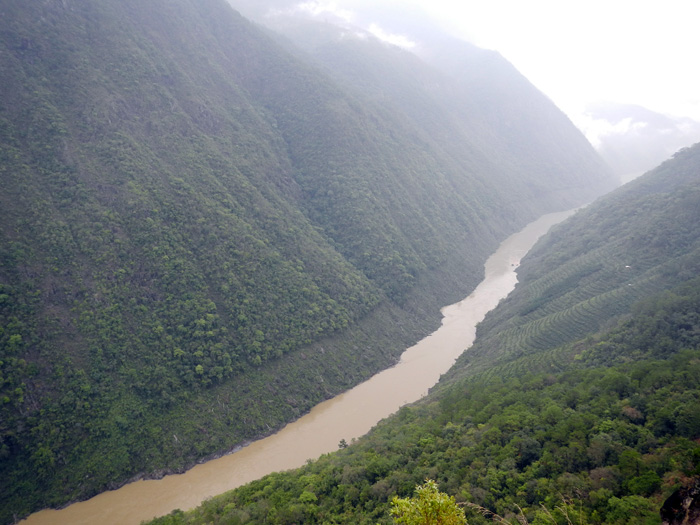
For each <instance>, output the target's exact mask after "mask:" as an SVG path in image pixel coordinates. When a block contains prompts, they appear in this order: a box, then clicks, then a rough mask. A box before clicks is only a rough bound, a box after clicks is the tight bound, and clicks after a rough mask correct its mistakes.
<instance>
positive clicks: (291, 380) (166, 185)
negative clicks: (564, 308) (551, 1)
mask: <svg viewBox="0 0 700 525" xmlns="http://www.w3.org/2000/svg"><path fill="white" fill-rule="evenodd" d="M303 57H304V53H303V52H300V51H294V52H292V51H291V50H289V49H285V48H284V47H283V46H281V45H280V44H279V43H278V42H277V41H276V39H274V38H272V37H270V36H269V35H268V34H267V33H266V32H264V31H262V30H261V29H260V28H259V27H257V26H255V25H253V24H251V23H250V22H248V21H247V20H246V19H244V18H243V17H241V16H240V15H239V14H238V13H236V12H235V11H233V10H232V9H231V8H230V7H229V6H228V4H227V3H226V2H224V0H196V1H195V0H167V1H166V0H154V1H149V2H141V1H137V0H123V1H120V2H112V1H109V0H90V1H88V0H46V1H42V2H26V1H23V0H9V1H7V2H3V4H2V6H0V78H2V82H0V137H1V138H0V180H1V182H2V185H1V188H0V209H2V214H1V215H0V458H1V461H0V480H1V481H0V522H7V521H9V520H10V519H12V517H13V516H21V515H23V514H26V513H28V512H30V511H31V510H35V509H37V508H40V507H42V506H47V505H60V504H63V503H66V502H67V501H70V500H75V499H80V498H86V497H88V496H91V495H93V494H95V493H96V492H98V491H100V490H104V489H106V488H108V487H113V486H116V485H119V484H120V483H123V482H124V481H126V480H127V479H130V478H133V477H135V476H143V475H145V476H152V475H159V474H162V473H163V472H166V471H173V470H179V469H183V468H186V467H187V466H189V465H192V464H193V462H194V461H195V460H196V459H198V458H202V457H205V456H208V455H213V454H218V453H222V452H224V451H226V450H229V449H230V448H232V447H233V446H235V445H236V444H240V443H241V442H243V441H245V440H246V439H250V438H254V437H258V436H261V435H263V434H266V433H269V432H272V431H274V430H275V429H276V428H279V427H280V426H281V425H282V424H284V423H285V422H287V421H289V420H291V419H293V418H295V417H297V416H299V415H300V414H302V413H303V412H305V411H306V410H308V409H309V408H310V407H311V406H313V404H315V403H316V402H318V401H320V400H322V399H324V398H327V397H329V396H331V395H333V394H335V393H338V392H340V391H342V390H344V389H346V388H348V387H350V386H352V385H354V384H356V383H358V382H360V381H361V380H363V379H365V378H367V377H368V376H370V375H371V374H372V373H374V372H376V371H377V370H378V369H380V368H382V367H386V366H388V365H390V364H392V363H393V362H394V361H395V360H396V359H397V357H398V355H399V354H400V352H401V350H402V349H403V348H404V347H405V346H406V345H407V344H409V343H411V342H414V341H415V340H417V339H418V338H420V337H421V336H423V335H425V334H426V333H427V332H428V331H429V330H431V329H432V328H434V327H435V326H436V325H437V323H438V322H439V319H438V317H439V313H438V307H439V306H441V305H444V304H447V303H449V302H452V301H454V300H457V299H459V298H460V297H462V296H463V295H465V294H466V293H467V292H468V291H469V290H470V289H471V287H473V286H474V285H475V284H476V283H477V282H478V280H479V279H480V274H481V271H482V270H481V269H482V264H483V261H484V260H485V258H486V256H487V255H488V254H489V253H490V251H492V250H493V249H494V248H495V246H496V245H497V244H498V242H499V241H500V240H501V239H502V238H504V237H505V236H506V235H507V234H509V233H511V232H512V231H514V230H515V229H517V228H519V227H520V226H522V225H523V224H524V223H525V222H527V221H529V220H531V219H533V218H535V217H536V216H537V215H539V214H540V213H544V212H547V211H553V210H559V209H565V208H568V207H571V206H573V205H578V204H581V203H583V202H586V201H587V200H590V199H591V198H593V197H594V196H595V195H598V194H600V193H602V192H603V191H605V190H607V189H609V187H610V186H611V185H612V183H613V182H612V179H611V177H610V174H609V172H608V171H607V169H606V168H605V167H604V166H603V165H602V163H601V161H600V159H599V157H598V156H597V155H596V154H595V152H594V151H593V149H592V148H591V147H590V146H588V145H587V144H585V142H582V137H581V136H580V134H578V133H577V132H576V131H575V130H574V128H573V126H571V124H570V123H568V121H564V122H563V123H562V124H561V125H562V126H563V128H562V131H561V133H560V134H561V135H563V136H571V137H572V139H571V140H570V141H568V142H566V141H565V142H562V141H561V140H557V141H551V142H549V139H545V140H543V144H542V147H541V148H539V149H537V151H534V152H530V160H528V162H535V163H536V164H537V166H538V167H539V168H538V169H537V170H532V171H523V170H521V169H520V168H519V167H518V164H517V162H516V160H517V158H518V154H519V153H518V152H519V150H518V147H519V146H518V144H519V141H518V139H517V137H510V138H509V137H505V136H504V137H503V138H502V139H499V141H497V142H494V143H493V144H492V145H490V146H489V147H488V148H485V146H484V137H490V136H496V135H498V126H500V124H501V120H502V118H503V114H499V113H494V114H493V117H492V118H490V119H489V118H488V115H482V116H481V117H480V123H479V125H478V126H475V125H473V124H470V125H469V129H471V130H472V131H470V132H469V133H467V132H466V131H465V133H460V134H459V135H456V136H454V137H452V138H450V137H449V136H434V134H433V132H432V130H431V129H423V127H422V126H421V125H419V124H418V123H417V121H416V120H415V119H414V118H413V117H412V116H411V115H409V114H407V113H406V112H405V111H402V110H400V109H399V108H397V107H395V105H387V104H383V103H381V102H380V101H377V100H376V99H375V98H374V97H373V96H372V95H371V94H370V93H369V92H368V91H369V90H368V89H365V90H363V89H360V88H359V87H357V86H354V87H348V86H344V85H343V84H342V82H341V81H340V80H339V79H338V77H336V76H332V75H331V74H329V73H328V72H327V71H324V70H323V69H322V68H321V66H319V65H318V64H317V63H315V62H314V61H312V60H311V59H308V60H306V59H304V58H303ZM358 59H359V60H364V58H362V57H359V58H358ZM520 87H521V85H520V84H518V82H513V81H512V79H510V80H509V81H507V82H504V83H503V85H501V89H503V90H506V89H510V90H512V92H513V94H514V97H513V100H514V101H516V100H517V99H518V97H516V96H515V93H517V91H518V90H519V89H520ZM460 89H465V90H467V89H468V86H463V87H462V88H460ZM474 89H475V88H474ZM465 96H466V95H465ZM457 103H458V102H457V101H455V104H457ZM513 103H514V104H515V102H513ZM522 105H523V107H529V104H528V102H527V101H526V100H525V101H523V104H522ZM516 106H517V104H516ZM455 111H456V109H455ZM459 111H460V112H463V113H465V114H468V113H469V111H468V108H462V109H460V110H459ZM504 111H505V110H504ZM507 111H515V109H513V108H512V107H511V109H508V110H507ZM547 111H550V112H552V111H553V112H557V110H556V109H555V108H552V107H549V108H548V109H547ZM564 120H565V119H564ZM524 132H525V133H527V134H530V135H537V134H538V133H539V131H538V130H537V129H534V128H533V127H532V126H531V127H529V128H526V129H525V131H524ZM545 137H546V136H545ZM451 140H452V141H453V142H450V141H451ZM567 144H568V146H567ZM567 147H570V148H571V149H570V151H571V155H570V157H568V156H567V154H566V153H565V150H566V148H567ZM458 150H459V151H461V152H462V153H460V155H455V154H453V153H454V152H455V151H458ZM533 159H534V160H533ZM552 188H554V189H555V191H553V190H552ZM523 195H528V196H529V198H528V199H520V197H521V196H523Z"/></svg>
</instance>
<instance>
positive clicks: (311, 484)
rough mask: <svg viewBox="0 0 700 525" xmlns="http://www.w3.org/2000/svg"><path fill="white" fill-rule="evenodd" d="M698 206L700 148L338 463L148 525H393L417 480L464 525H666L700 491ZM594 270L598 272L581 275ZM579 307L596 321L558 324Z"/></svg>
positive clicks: (638, 191) (610, 205)
mask: <svg viewBox="0 0 700 525" xmlns="http://www.w3.org/2000/svg"><path fill="white" fill-rule="evenodd" d="M699 191H700V144H698V145H695V146H693V147H692V148H689V149H686V150H683V151H681V152H679V153H678V154H677V155H676V156H675V157H674V158H673V159H672V160H669V161H667V162H666V163H664V164H663V165H661V166H660V167H659V168H657V169H656V170H654V171H653V172H650V173H648V174H646V175H645V176H644V177H642V178H640V179H638V180H636V181H634V183H630V184H628V185H626V186H624V187H622V188H620V189H619V190H617V191H616V192H614V194H612V195H610V196H607V197H604V198H602V199H600V200H599V201H597V202H595V203H594V204H592V205H591V206H590V207H588V208H587V209H586V210H584V211H581V212H579V213H578V214H576V215H575V216H573V217H572V218H570V219H568V220H567V221H566V222H565V223H563V224H562V225H561V226H560V227H559V228H558V229H557V230H556V231H554V232H552V233H550V234H548V235H547V236H545V238H544V239H543V240H542V241H541V242H540V243H539V245H538V246H537V247H536V248H535V249H534V252H533V254H532V256H529V255H528V257H526V258H525V259H524V260H523V262H522V266H521V268H520V272H519V273H520V275H521V277H522V282H521V283H520V284H519V285H518V286H517V288H516V292H515V293H514V294H513V295H512V299H509V300H506V301H504V302H503V303H501V305H499V306H498V307H497V308H496V309H495V310H494V312H493V314H492V315H490V316H489V318H488V322H485V323H484V324H483V325H482V326H481V329H480V333H479V335H478V339H477V344H476V345H475V347H474V348H473V349H470V350H469V351H468V352H467V353H466V354H465V355H464V356H463V358H461V359H460V360H459V361H458V362H457V364H456V365H455V367H454V368H453V370H452V372H451V374H450V375H449V377H446V378H443V379H442V380H441V382H440V383H439V385H438V387H437V388H435V389H434V390H433V391H432V392H431V394H430V395H429V396H427V398H425V399H424V400H423V401H421V402H419V403H417V404H415V405H413V406H407V407H404V408H402V409H401V410H400V411H399V413H398V414H397V415H395V416H394V417H392V418H389V419H387V420H385V421H383V422H381V423H380V424H379V425H377V427H376V428H375V429H374V430H373V431H372V432H371V433H370V434H369V435H368V436H365V437H364V438H362V439H360V440H359V441H358V442H357V443H355V444H353V445H351V446H350V447H348V448H347V449H345V450H342V451H339V452H337V453H335V454H329V455H325V456H323V457H322V458H320V459H319V460H318V461H316V462H314V463H312V464H309V465H307V466H305V467H304V468H302V469H298V470H296V471H292V472H286V473H278V474H271V475H269V476H266V477H264V478H263V479H261V480H258V481H256V482H253V483H251V484H249V485H247V486H244V487H241V488H240V489H236V490H234V491H231V492H229V493H226V494H223V495H221V496H219V497H217V498H215V499H213V500H211V501H208V502H206V503H204V504H203V505H202V506H201V507H199V508H198V509H196V510H194V511H192V512H188V513H182V512H174V513H173V514H172V515H170V516H167V517H163V518H161V519H159V520H156V521H154V522H153V523H158V524H159V525H161V524H163V525H164V524H171V525H174V524H179V523H189V524H203V523H213V524H217V523H262V522H264V523H298V522H304V523H358V524H364V523H367V524H370V523H371V524H375V523H387V524H388V523H392V522H393V521H392V519H391V517H390V515H389V502H390V500H391V498H392V497H393V496H394V495H399V496H400V497H407V496H410V495H411V494H412V492H413V489H414V487H415V486H416V485H417V484H419V483H422V482H423V481H424V480H425V479H426V478H431V479H435V480H437V481H438V483H439V485H440V489H441V490H443V491H445V492H447V493H448V494H450V495H454V496H455V497H456V499H457V500H458V501H461V502H463V503H464V504H465V509H466V510H467V511H468V512H469V514H468V519H469V523H470V524H487V523H493V520H492V513H498V514H499V515H500V516H503V517H504V518H505V519H507V520H508V521H506V523H524V522H525V521H522V520H521V518H525V519H526V520H527V522H528V523H600V524H616V525H618V524H619V525H623V524H627V523H649V524H651V523H660V522H661V520H660V512H659V511H660V509H661V508H662V507H664V506H665V507H667V508H670V507H672V506H673V505H672V503H673V502H674V500H673V498H670V496H671V494H673V493H675V491H676V490H677V489H679V487H680V488H683V487H686V488H690V489H692V488H693V487H694V486H696V485H697V480H698V479H700V461H699V459H700V445H699V444H698V439H700V384H699V383H698V381H697V377H698V373H700V369H699V368H698V367H699V366H700V278H698V275H700V272H699V271H698V270H700V268H699V267H698V266H699V263H698V261H699V260H700V259H699V258H698V252H699V250H700V231H698V228H697V227H696V225H697V224H698V213H700V194H699V193H698V192H699ZM587 253H593V254H596V255H597V256H598V257H597V260H598V263H599V267H597V268H593V269H590V268H589V269H588V270H590V271H586V272H584V271H583V270H582V268H584V266H583V264H582V261H585V259H582V257H585V254H587ZM621 257H631V258H633V260H634V261H635V263H634V264H630V265H629V268H625V266H627V265H624V264H623V265H622V266H620V265H619V264H617V263H618V262H619V261H620V258H621ZM622 262H623V263H624V262H626V261H625V260H623V261H622ZM635 264H636V265H637V266H639V268H637V269H635V268H634V266H635ZM610 267H616V268H617V271H616V272H613V271H611V269H610ZM627 270H630V272H627ZM594 275H595V276H596V279H592V278H589V276H594ZM545 277H546V278H548V279H549V280H548V281H547V286H542V282H541V281H540V279H541V278H545ZM630 288H640V289H641V290H640V291H637V292H632V291H630V292H628V289H630ZM545 291H547V293H545ZM605 291H610V293H611V294H612V295H614V296H615V297H616V298H617V301H616V303H617V304H616V306H615V308H614V309H610V308H609V307H608V306H609V303H608V302H607V301H606V300H605ZM627 293H630V294H631V296H628V295H627ZM596 298H600V299H599V300H595V299H596ZM533 300H534V303H535V304H533ZM635 301H636V302H635ZM571 304H585V305H586V311H587V312H588V313H589V314H590V315H589V317H585V316H584V317H579V318H578V319H576V320H575V322H574V323H568V322H563V321H562V320H560V319H559V318H558V317H557V313H559V314H560V315H561V317H562V318H567V317H569V315H570V312H571V311H572V308H571V306H569V305H571ZM524 307H527V308H528V309H529V311H526V310H523V308H524ZM544 312H546V313H547V314H549V315H548V316H545V315H544ZM530 314H538V316H539V317H540V318H541V319H551V321H550V322H548V323H545V324H542V325H541V326H537V325H534V326H532V327H530V328H529V329H523V332H524V335H523V337H521V340H522V341H524V343H523V344H522V348H523V351H522V353H518V352H515V351H514V350H513V348H514V347H517V346H518V345H511V344H510V343H511V339H512V335H511V334H512V333H513V332H515V331H516V328H517V327H526V326H527V324H526V322H525V321H526V320H527V318H528V315H530ZM496 320H497V321H498V322H496ZM514 327H515V328H514ZM601 327H602V328H601ZM531 332H536V334H539V336H537V337H536V336H535V335H531ZM527 336H530V339H528V338H527ZM533 342H537V343H539V344H538V345H537V346H536V347H535V346H534V345H533ZM562 343H564V344H562ZM556 345H560V346H556ZM472 354H474V355H472ZM484 355H486V356H487V357H488V358H489V359H490V360H491V361H492V362H494V363H495V364H494V365H492V366H488V365H486V364H484V363H483V362H482V357H483V356H484ZM664 501H668V502H669V504H667V505H664ZM496 521H499V520H496ZM499 522H500V521H499Z"/></svg>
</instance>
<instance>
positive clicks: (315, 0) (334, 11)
mask: <svg viewBox="0 0 700 525" xmlns="http://www.w3.org/2000/svg"><path fill="white" fill-rule="evenodd" d="M290 12H291V13H294V14H299V13H301V14H304V15H307V16H312V17H321V16H328V15H330V16H333V17H334V18H338V19H340V20H342V21H344V22H347V23H352V22H353V21H354V20H355V13H354V12H353V11H351V10H350V9H345V8H343V7H340V6H339V5H338V4H337V3H336V2H333V1H322V0H311V1H308V2H302V3H300V4H297V5H296V6H294V7H293V8H291V9H289V10H287V11H286V13H290Z"/></svg>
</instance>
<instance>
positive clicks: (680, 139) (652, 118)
mask: <svg viewBox="0 0 700 525" xmlns="http://www.w3.org/2000/svg"><path fill="white" fill-rule="evenodd" d="M584 127H585V129H586V134H587V135H588V136H589V138H590V139H591V141H592V142H593V144H594V145H595V146H596V148H597V150H598V152H599V153H600V154H601V156H602V157H603V158H604V159H605V161H606V162H607V163H608V164H609V165H610V166H611V167H612V169H613V170H614V171H615V173H616V174H617V175H619V176H620V177H621V178H622V179H623V180H624V181H628V180H630V179H632V178H634V177H637V176H639V175H641V174H642V173H644V172H646V171H647V170H649V169H651V168H653V167H654V166H656V165H658V164H659V163H661V162H662V161H664V160H665V159H667V158H668V157H670V156H671V155H673V154H674V153H675V152H676V151H678V150H679V149H681V148H684V147H687V146H689V145H691V144H693V143H694V142H697V141H698V140H700V122H697V121H695V120H693V119H690V118H687V117H686V118H677V117H671V116H668V115H664V114H661V113H657V112H654V111H651V110H649V109H646V108H644V107H641V106H636V105H632V104H615V103H612V102H599V103H597V104H591V105H589V106H588V107H587V108H586V113H585V123H584Z"/></svg>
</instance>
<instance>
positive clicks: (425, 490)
mask: <svg viewBox="0 0 700 525" xmlns="http://www.w3.org/2000/svg"><path fill="white" fill-rule="evenodd" d="M390 513H391V515H392V517H393V518H394V522H395V523H404V524H405V525H460V524H462V523H466V522H467V521H466V518H465V517H464V511H463V510H462V509H461V508H460V507H459V506H458V505H457V504H456V502H455V499H454V497H453V496H448V495H447V494H445V493H444V492H440V491H438V487H437V483H435V482H434V481H433V480H432V479H428V480H426V481H425V483H424V484H422V485H418V486H417V487H416V494H415V496H414V497H412V498H399V497H398V496H395V497H394V498H393V499H392V500H391V511H390Z"/></svg>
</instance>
